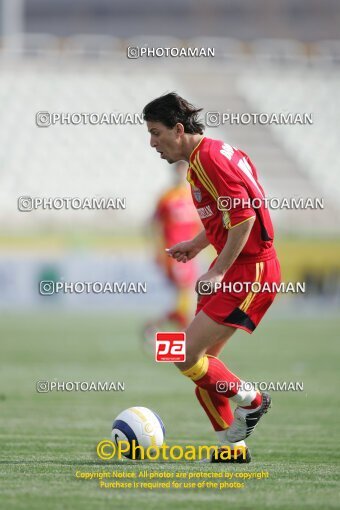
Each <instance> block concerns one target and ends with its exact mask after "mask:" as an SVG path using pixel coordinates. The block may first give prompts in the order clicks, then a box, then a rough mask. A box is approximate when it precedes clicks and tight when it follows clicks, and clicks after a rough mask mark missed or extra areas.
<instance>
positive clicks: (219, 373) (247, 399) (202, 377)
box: [182, 355, 262, 409]
mask: <svg viewBox="0 0 340 510" xmlns="http://www.w3.org/2000/svg"><path fill="white" fill-rule="evenodd" d="M182 373H183V375H185V376H187V377H190V379H192V380H193V381H194V383H195V384H196V385H197V386H199V387H200V388H202V389H203V390H206V391H207V392H208V393H209V395H213V394H215V395H221V396H223V397H224V398H232V399H233V400H234V402H235V403H237V404H238V405H240V406H242V407H246V408H247V409H248V408H249V409H255V408H256V407H258V406H259V405H260V404H261V401H262V396H261V394H260V393H258V392H256V391H255V390H254V388H252V387H250V388H248V389H245V388H244V381H241V379H239V378H238V377H237V376H236V375H235V374H233V373H232V372H231V371H230V370H228V368H227V367H226V366H225V364H224V363H223V362H222V361H221V360H220V359H218V358H215V357H214V356H209V355H207V356H203V357H202V358H201V359H199V360H198V361H197V363H195V365H193V366H192V367H190V368H189V369H187V370H183V371H182Z"/></svg>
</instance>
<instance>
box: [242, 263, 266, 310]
mask: <svg viewBox="0 0 340 510" xmlns="http://www.w3.org/2000/svg"><path fill="white" fill-rule="evenodd" d="M263 269H264V262H256V276H255V282H254V283H260V281H261V279H262V274H263ZM256 294H257V292H252V291H250V292H249V293H248V294H247V297H246V298H245V300H244V301H243V302H242V304H241V305H240V306H239V308H240V310H242V311H243V312H246V311H247V310H248V308H249V307H250V305H251V303H252V302H253V300H254V298H255V296H256Z"/></svg>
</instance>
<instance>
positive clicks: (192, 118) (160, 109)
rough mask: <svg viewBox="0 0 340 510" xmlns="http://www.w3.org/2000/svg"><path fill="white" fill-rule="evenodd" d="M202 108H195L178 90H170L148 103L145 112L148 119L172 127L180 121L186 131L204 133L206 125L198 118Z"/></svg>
mask: <svg viewBox="0 0 340 510" xmlns="http://www.w3.org/2000/svg"><path fill="white" fill-rule="evenodd" d="M202 110H203V108H195V106H193V105H192V104H190V103H188V101H186V100H185V99H183V97H181V96H179V95H178V94H176V92H170V93H169V94H165V95H164V96H161V97H157V99H154V100H153V101H151V102H150V103H148V104H147V105H146V106H145V107H144V109H143V114H144V119H145V120H146V121H150V122H161V123H162V124H164V125H165V126H166V127H168V128H170V129H171V128H173V127H174V126H176V124H177V123H178V122H179V123H180V124H183V126H184V132H185V133H190V134H195V133H199V134H200V135H202V134H203V131H204V127H205V126H204V124H203V123H202V122H200V120H199V118H198V115H199V113H200V112H201V111H202Z"/></svg>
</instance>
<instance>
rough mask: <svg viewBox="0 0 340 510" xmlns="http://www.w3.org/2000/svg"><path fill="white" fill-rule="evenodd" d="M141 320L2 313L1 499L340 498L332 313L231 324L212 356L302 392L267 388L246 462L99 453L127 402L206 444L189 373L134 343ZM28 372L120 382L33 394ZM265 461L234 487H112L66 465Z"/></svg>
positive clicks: (144, 505)
mask: <svg viewBox="0 0 340 510" xmlns="http://www.w3.org/2000/svg"><path fill="white" fill-rule="evenodd" d="M142 322H143V319H142V318H141V317H133V316H132V317H131V316H122V315H120V316H119V315H117V314H116V315H114V314H112V315H104V314H103V315H91V314H90V315H85V314H84V315H67V314H61V313H59V314H52V313H46V314H39V315H22V316H14V315H4V314H3V315H2V316H1V322H0V324H1V325H0V338H1V388H0V406H1V413H0V420H1V429H0V437H1V453H0V455H1V461H0V482H1V496H0V501H1V508H4V509H6V510H11V509H18V510H19V509H29V510H31V509H32V510H33V509H41V510H52V509H53V510H57V509H60V510H61V509H63V510H64V509H75V510H77V509H82V510H87V509H98V510H100V509H103V510H104V509H105V510H107V509H109V508H119V509H172V508H178V509H179V510H183V509H184V510H185V509H192V508H195V510H197V509H201V508H202V509H203V508H212V509H214V510H217V509H222V508H223V509H226V508H232V509H243V510H247V509H249V510H255V509H264V508H268V509H272V510H279V509H289V508H291V509H312V508H313V509H314V508H315V509H318V510H319V509H320V508H322V509H326V508H339V496H338V495H339V486H338V484H337V480H338V475H339V468H338V466H339V452H338V445H339V441H338V440H337V432H338V429H339V416H340V412H339V408H340V398H339V395H340V393H339V375H338V374H339V361H338V360H339V354H340V344H339V341H338V337H339V333H338V332H339V329H340V320H339V319H335V318H334V319H327V320H326V319H323V320H318V319H317V318H315V319H310V320H307V319H304V320H297V319H296V320H285V321H284V320H269V319H267V320H266V319H265V320H264V321H263V324H261V326H260V327H259V328H258V331H256V332H255V333H254V334H253V335H252V336H250V335H247V334H246V333H242V332H238V333H237V334H236V335H235V336H234V337H233V339H232V340H231V341H230V342H229V345H228V346H227V348H226V349H225V351H224V353H223V356H222V359H223V360H225V361H226V362H228V364H229V366H230V368H231V369H232V370H234V371H235V372H236V373H237V374H239V375H240V376H241V377H243V378H245V379H247V380H255V381H259V380H265V381H270V380H273V381H284V380H286V381H290V380H292V381H303V383H304V391H303V392H285V393H284V392H274V393H273V392H272V397H273V408H272V409H271V411H270V413H268V415H267V416H266V417H265V418H264V419H263V421H262V422H261V423H260V425H259V427H258V429H257V430H256V431H255V433H254V434H253V435H252V436H251V438H250V439H249V441H248V445H249V447H250V449H251V452H252V455H253V462H252V463H251V464H249V465H243V466H228V465H225V464H224V465H223V464H221V465H214V464H213V465H211V464H204V465H203V466H202V464H199V463H190V462H172V463H159V462H148V463H147V462H138V461H137V462H135V463H133V462H130V461H127V462H120V463H113V461H110V462H103V461H101V460H99V459H98V457H97V456H96V453H95V447H96V444H97V443H98V442H99V441H100V440H102V439H105V438H110V427H111V423H112V420H113V419H114V417H115V416H116V415H117V414H118V413H119V412H120V411H122V410H123V409H125V408H126V407H130V406H132V405H141V406H146V407H151V408H152V409H154V410H155V411H157V412H158V413H159V414H160V416H161V417H162V418H163V421H164V423H165V425H166V429H167V443H168V444H170V445H171V444H181V445H185V444H194V445H199V444H215V437H214V434H213V432H212V430H211V428H210V425H209V423H208V420H207V418H206V416H205V415H204V413H203V411H202V410H201V408H200V406H199V405H198V402H197V401H196V399H195V397H194V394H193V384H192V382H191V381H189V380H187V379H186V378H184V377H182V376H180V374H178V373H177V370H176V369H175V368H174V367H173V366H172V365H171V364H156V363H155V362H154V361H153V360H152V359H151V358H149V357H147V356H146V355H145V354H144V353H143V352H142V350H141V348H140V339H139V331H140V329H141V325H142ZM38 380H49V381H51V380H58V381H92V380H93V381H98V380H100V381H124V382H125V391H124V392H87V393H83V392H52V393H46V394H39V393H37V392H36V389H35V382H36V381H38ZM117 469H120V470H130V471H131V470H135V471H136V470H137V471H139V470H143V469H148V470H149V471H160V470H166V471H172V472H179V471H183V472H192V471H214V472H225V471H229V472H240V471H262V470H264V471H268V472H269V475H270V476H269V478H268V479H265V480H249V481H248V482H246V484H245V487H244V488H243V489H224V490H212V489H206V490H199V489H193V490H191V489H183V490H174V489H172V490H171V489H170V490H167V489H163V490H147V489H143V490H139V489H135V490H116V489H100V488H99V486H98V481H97V480H91V481H83V480H77V479H76V477H75V472H76V471H77V470H80V471H94V472H95V471H110V470H117Z"/></svg>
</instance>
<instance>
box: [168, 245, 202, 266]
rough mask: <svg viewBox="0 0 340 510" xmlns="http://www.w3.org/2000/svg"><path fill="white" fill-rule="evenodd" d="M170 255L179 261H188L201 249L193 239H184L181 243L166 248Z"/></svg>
mask: <svg viewBox="0 0 340 510" xmlns="http://www.w3.org/2000/svg"><path fill="white" fill-rule="evenodd" d="M165 251H166V252H167V254H168V255H169V257H172V258H173V259H176V260H177V262H184V263H185V262H188V260H191V259H193V258H194V257H196V255H197V254H198V253H199V252H200V251H201V250H200V248H198V247H197V245H196V244H195V243H194V242H193V241H183V242H181V243H178V244H175V245H174V246H171V248H166V250H165Z"/></svg>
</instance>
